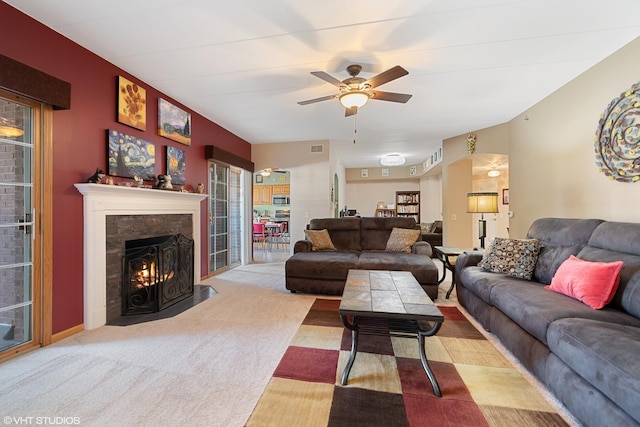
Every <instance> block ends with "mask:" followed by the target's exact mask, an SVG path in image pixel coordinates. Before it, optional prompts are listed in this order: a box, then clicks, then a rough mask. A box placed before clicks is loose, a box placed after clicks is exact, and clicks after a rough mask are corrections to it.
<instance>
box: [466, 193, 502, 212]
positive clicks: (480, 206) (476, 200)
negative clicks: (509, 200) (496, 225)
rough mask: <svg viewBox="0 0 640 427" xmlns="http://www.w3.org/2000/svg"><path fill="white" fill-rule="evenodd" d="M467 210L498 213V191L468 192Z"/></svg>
mask: <svg viewBox="0 0 640 427" xmlns="http://www.w3.org/2000/svg"><path fill="white" fill-rule="evenodd" d="M467 212H469V213H498V193H467Z"/></svg>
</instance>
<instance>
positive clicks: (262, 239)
mask: <svg viewBox="0 0 640 427" xmlns="http://www.w3.org/2000/svg"><path fill="white" fill-rule="evenodd" d="M266 242H267V230H266V228H265V226H264V223H263V222H254V223H253V243H254V245H255V246H256V247H259V246H260V243H262V247H263V248H264V247H265V245H266Z"/></svg>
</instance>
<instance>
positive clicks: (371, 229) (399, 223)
mask: <svg viewBox="0 0 640 427" xmlns="http://www.w3.org/2000/svg"><path fill="white" fill-rule="evenodd" d="M360 226H361V230H360V236H361V241H360V248H361V249H362V250H363V251H364V250H379V251H383V250H385V249H386V247H387V241H388V240H389V236H391V231H392V230H393V229H394V228H395V227H397V228H410V229H417V228H418V225H417V224H416V221H415V220H414V219H413V218H404V217H390V218H378V217H363V218H360Z"/></svg>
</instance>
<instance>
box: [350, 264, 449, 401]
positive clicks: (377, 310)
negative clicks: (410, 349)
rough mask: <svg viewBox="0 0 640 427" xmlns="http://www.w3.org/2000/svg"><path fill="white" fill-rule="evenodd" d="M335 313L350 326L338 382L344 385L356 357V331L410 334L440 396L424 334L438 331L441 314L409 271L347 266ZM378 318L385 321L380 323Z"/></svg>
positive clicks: (433, 333) (403, 335) (442, 320)
mask: <svg viewBox="0 0 640 427" xmlns="http://www.w3.org/2000/svg"><path fill="white" fill-rule="evenodd" d="M339 313H340V319H342V324H343V325H344V326H345V328H347V329H349V330H351V354H350V356H349V361H348V362H347V365H346V366H345V368H344V371H343V373H342V379H341V384H342V385H347V380H348V378H349V372H350V371H351V367H352V366H353V362H354V361H355V359H356V354H357V351H358V336H359V334H364V335H391V336H395V337H410V338H417V339H418V351H419V353H420V361H421V362H422V367H423V368H424V371H425V372H426V374H427V377H429V381H431V386H432V387H433V394H435V395H436V396H438V397H442V393H441V392H440V386H439V385H438V381H437V380H436V377H435V375H434V374H433V372H432V371H431V368H430V367H429V363H428V362H427V356H426V354H425V339H424V338H425V337H430V336H433V335H435V334H436V333H437V332H438V330H439V329H440V326H441V325H442V322H444V317H443V316H442V313H441V312H440V310H438V307H436V305H435V304H434V303H433V301H431V298H429V296H428V295H427V293H426V292H425V291H424V289H422V286H420V284H419V283H418V282H417V281H416V279H415V278H414V277H413V274H411V273H410V272H408V271H382V270H349V275H348V276H347V283H346V284H345V287H344V292H343V294H342V301H341V302H340V309H339ZM380 319H385V320H387V321H388V322H382V323H383V324H381V322H380V321H379V320H380ZM376 320H378V321H377V322H376ZM387 323H388V325H387Z"/></svg>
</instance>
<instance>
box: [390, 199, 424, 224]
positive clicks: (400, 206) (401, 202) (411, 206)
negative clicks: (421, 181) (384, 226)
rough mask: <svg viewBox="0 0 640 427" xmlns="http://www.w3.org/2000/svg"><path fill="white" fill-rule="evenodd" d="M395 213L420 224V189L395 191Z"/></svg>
mask: <svg viewBox="0 0 640 427" xmlns="http://www.w3.org/2000/svg"><path fill="white" fill-rule="evenodd" d="M396 215H397V216H402V217H409V218H413V219H415V220H416V223H417V224H420V191H396Z"/></svg>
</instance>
